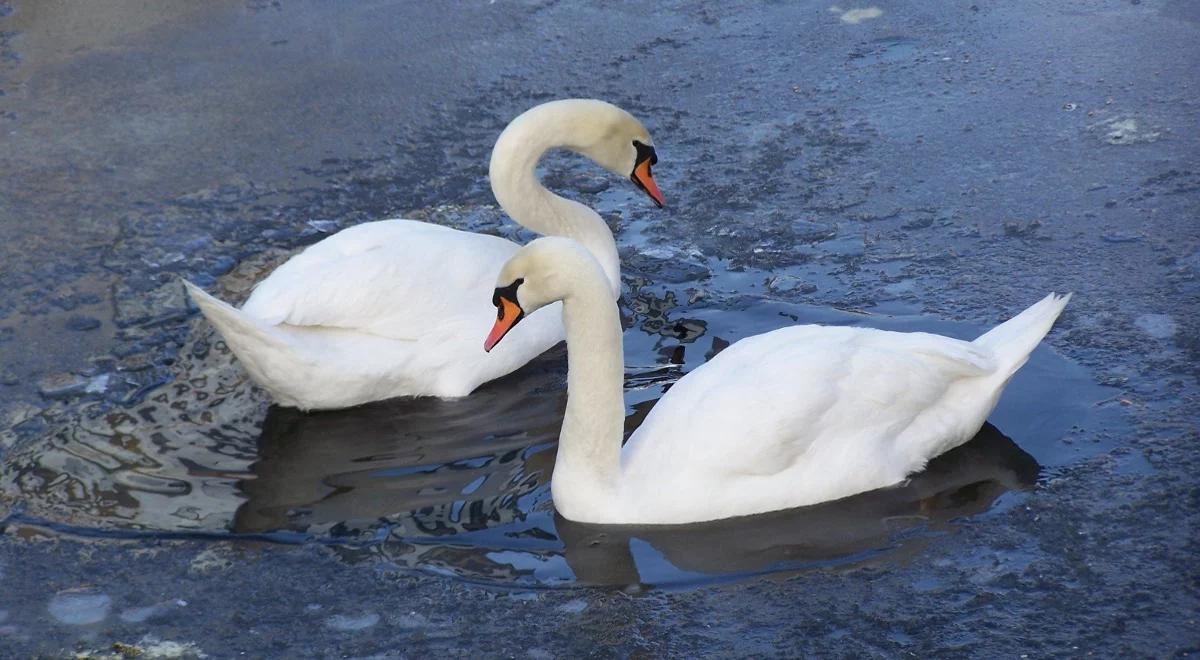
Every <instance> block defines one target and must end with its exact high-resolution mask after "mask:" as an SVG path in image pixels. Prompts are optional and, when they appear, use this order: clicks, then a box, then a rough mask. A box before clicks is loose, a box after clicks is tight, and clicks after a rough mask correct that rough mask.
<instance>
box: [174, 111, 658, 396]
mask: <svg viewBox="0 0 1200 660" xmlns="http://www.w3.org/2000/svg"><path fill="white" fill-rule="evenodd" d="M557 147H562V148H566V149H570V150H572V151H575V152H578V153H580V154H582V155H584V156H587V157H588V158H590V159H591V160H593V161H595V162H596V163H597V164H599V165H601V166H602V167H604V168H605V169H608V170H609V171H612V172H614V173H617V174H620V175H622V176H629V177H630V178H631V179H632V180H633V181H634V183H636V184H637V185H638V186H639V187H640V188H642V190H644V191H645V192H646V193H647V194H648V195H650V197H651V198H653V200H654V201H655V203H656V204H658V205H659V206H662V196H661V194H660V193H659V191H658V187H657V186H656V185H655V182H654V179H653V177H652V176H651V173H650V166H651V165H653V164H654V163H655V162H657V156H656V155H655V153H654V147H653V143H652V141H651V140H650V136H649V134H648V133H647V132H646V129H645V128H644V127H643V126H642V125H641V123H640V122H638V121H637V119H635V118H634V117H633V116H632V115H630V114H629V113H627V112H625V111H624V110H621V109H620V108H617V107H616V106H613V105H611V104H608V103H604V102H602V101H594V100H584V99H569V100H563V101H552V102H550V103H545V104H543V105H540V106H537V107H535V108H532V109H531V110H529V111H527V112H525V113H524V114H522V115H521V116H519V117H517V118H516V119H514V120H513V121H512V122H511V123H510V124H509V125H508V127H507V128H505V129H504V132H503V133H501V135H500V137H499V139H498V140H497V141H496V146H495V148H494V150H493V151H492V159H491V165H490V170H489V177H490V179H491V183H492V191H493V192H494V193H495V195H496V199H497V201H498V202H499V203H500V206H501V207H502V208H503V209H504V210H505V211H506V212H507V213H508V214H509V216H511V217H512V218H513V219H514V220H516V221H517V222H518V223H520V224H522V225H524V226H525V227H528V228H529V229H532V230H534V231H536V232H539V233H542V234H550V235H556V236H568V237H571V238H573V239H575V240H577V241H579V242H580V243H581V244H583V245H584V246H586V248H587V249H588V250H590V252H591V254H592V255H593V256H594V257H595V259H596V260H598V261H599V263H600V264H601V267H602V269H603V271H604V276H605V280H606V282H607V286H608V289H609V297H610V298H615V297H616V296H617V295H619V292H620V264H619V261H618V257H617V247H616V243H615V241H614V240H613V236H612V232H611V231H610V230H609V229H608V226H607V225H606V224H605V222H604V220H603V219H601V218H600V216H599V215H598V214H597V213H596V212H595V211H593V210H591V209H589V208H587V207H586V206H584V205H583V204H580V203H578V202H574V201H571V200H568V199H565V198H562V197H559V196H557V195H555V194H553V193H551V192H550V191H549V190H547V189H546V188H544V187H543V186H542V185H541V183H540V182H539V181H538V179H537V176H536V174H535V171H534V170H535V168H536V166H537V163H538V160H539V159H540V158H541V156H542V154H543V153H545V152H546V151H548V150H550V149H553V148H557ZM519 247H520V246H519V245H517V244H516V243H513V242H511V241H507V240H504V239H501V238H497V237H495V236H488V235H483V234H473V233H470V232H464V231H458V230H455V229H449V228H447V227H442V226H438V225H433V224H428V223H423V222H415V221H411V220H383V221H379V222H370V223H365V224H361V225H357V226H355V227H351V228H349V229H346V230H344V231H341V232H338V233H337V234H335V235H333V236H331V237H329V238H327V239H325V240H323V241H321V242H319V243H317V244H315V245H312V246H310V247H309V248H307V249H306V250H304V251H303V252H302V253H300V254H298V255H296V256H295V257H293V258H291V259H290V260H288V261H287V262H286V263H284V264H283V265H282V266H280V267H279V268H277V269H276V270H275V271H274V272H273V273H271V275H270V276H268V277H267V278H266V279H264V280H263V281H261V282H259V283H258V284H257V285H256V287H255V289H254V292H253V293H252V294H251V296H250V298H249V299H248V300H247V301H246V303H245V305H243V306H242V308H241V309H240V310H239V309H237V308H234V307H232V306H231V305H228V304H226V303H224V302H222V301H220V300H217V299H216V298H214V297H212V296H210V295H208V294H207V293H205V292H204V291H202V290H201V289H199V288H198V287H196V286H194V285H192V284H191V283H187V282H185V285H186V287H187V290H188V292H189V293H190V294H191V296H192V298H193V299H194V300H195V301H196V304H197V305H198V306H199V307H200V311H201V312H203V313H204V315H205V316H206V317H207V318H208V320H209V321H210V322H211V323H212V324H213V325H214V326H215V327H216V328H217V330H218V331H219V332H220V333H221V335H222V336H223V337H224V339H225V342H226V343H227V344H228V345H229V347H230V349H231V350H232V351H233V352H234V354H236V355H237V357H238V358H239V360H240V361H241V363H242V365H243V366H244V367H245V368H246V370H247V371H248V372H249V373H250V375H251V377H253V378H254V380H255V381H256V382H257V383H258V384H259V385H261V386H262V387H263V388H265V389H266V390H267V391H268V392H270V393H271V395H272V396H273V397H274V398H275V400H276V401H277V402H278V403H280V404H282V405H285V406H294V407H297V408H301V409H327V408H343V407H347V406H353V405H357V404H361V403H366V402H368V401H375V400H380V399H388V398H392V397H397V396H423V395H431V396H439V397H458V396H465V395H467V394H470V393H471V391H473V390H474V389H475V388H477V387H479V386H480V385H481V384H483V383H485V382H487V381H489V380H493V379H495V378H499V377H501V376H503V375H505V374H507V373H510V372H512V371H513V370H515V369H517V368H519V367H521V366H522V365H524V364H525V363H526V362H528V361H529V360H531V359H533V358H534V357H536V356H537V355H539V354H540V353H542V352H544V351H545V350H547V349H548V348H550V347H551V346H553V345H554V344H556V343H558V342H559V341H562V339H563V336H564V332H563V326H562V320H561V318H560V315H559V314H557V313H556V312H555V311H554V310H547V311H546V312H543V313H541V314H537V315H535V316H532V317H531V318H530V319H529V321H528V323H529V325H530V328H529V332H528V333H527V334H526V335H525V336H523V337H521V338H520V339H517V340H516V341H514V342H512V345H511V346H506V347H505V348H504V349H501V350H498V351H495V352H493V353H491V354H485V353H484V352H482V351H480V350H479V344H478V341H477V340H476V337H477V336H478V335H479V334H481V333H483V332H485V331H486V330H487V328H488V327H489V326H490V325H491V314H489V313H488V312H487V309H486V306H485V307H482V308H481V307H480V301H482V300H487V297H488V295H489V294H490V292H491V289H492V282H493V280H494V277H495V273H496V272H497V271H498V270H499V269H500V268H501V267H502V266H503V265H504V263H505V261H507V260H508V259H509V258H510V257H512V256H513V254H515V253H516V251H517V249H518V248H519Z"/></svg>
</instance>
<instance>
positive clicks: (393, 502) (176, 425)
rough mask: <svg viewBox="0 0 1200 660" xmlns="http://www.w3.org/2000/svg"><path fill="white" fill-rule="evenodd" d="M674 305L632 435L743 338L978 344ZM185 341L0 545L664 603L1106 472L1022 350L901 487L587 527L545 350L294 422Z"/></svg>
mask: <svg viewBox="0 0 1200 660" xmlns="http://www.w3.org/2000/svg"><path fill="white" fill-rule="evenodd" d="M666 277H667V279H670V273H667V274H666ZM763 281H764V280H763V273H762V272H754V271H743V272H740V273H738V272H726V273H724V274H723V275H721V276H719V277H717V278H716V279H715V280H709V282H710V284H712V285H713V286H714V287H717V286H718V285H719V286H720V287H727V288H729V289H732V290H738V289H751V290H753V289H755V288H757V287H758V284H757V283H761V282H763ZM689 295H694V291H693V292H692V294H689V292H688V290H687V289H683V288H680V286H677V285H672V284H664V285H650V284H648V283H646V282H645V281H642V280H639V279H637V278H636V277H635V278H634V285H633V286H631V287H630V290H629V291H628V292H627V295H626V302H627V306H626V308H625V309H624V312H625V314H626V321H627V323H628V324H629V325H630V326H631V327H630V328H629V330H627V332H626V334H625V345H626V365H627V377H626V401H627V404H628V418H627V424H626V426H627V430H628V431H632V430H633V429H634V428H636V426H637V425H638V424H639V423H640V421H641V419H643V418H644V416H645V414H646V413H647V412H648V411H649V409H650V408H651V407H652V406H653V404H654V402H655V401H656V400H657V399H658V398H659V397H660V396H661V395H662V394H663V392H665V390H666V389H667V388H668V387H669V386H670V384H671V383H672V382H674V381H675V380H677V379H678V378H679V377H680V376H681V375H682V374H684V373H686V372H687V371H688V370H690V369H692V368H694V367H696V366H698V365H699V364H702V363H703V362H704V361H705V360H707V359H709V358H711V357H712V356H713V355H714V354H716V352H718V351H720V350H721V349H722V348H724V347H725V346H727V345H728V344H729V343H730V342H733V341H736V340H737V339H739V338H741V337H745V336H748V335H751V334H755V333H758V332H763V331H766V330H770V329H773V328H777V327H781V326H783V325H787V324H791V323H797V322H799V323H825V324H852V325H863V326H871V327H879V328H885V329H893V330H904V331H917V330H920V331H927V332H938V333H942V334H947V335H951V336H957V337H964V338H970V337H974V336H976V335H978V334H979V333H981V332H982V331H983V330H984V328H981V327H973V326H969V325H966V324H960V323H953V322H947V321H942V320H937V319H932V318H928V317H924V316H919V315H911V314H905V313H902V312H904V309H903V308H902V307H901V306H899V305H898V304H897V305H894V306H893V308H892V309H891V310H887V311H891V312H892V313H888V314H884V313H880V310H879V309H877V310H874V313H870V314H868V313H865V312H861V311H842V310H834V309H828V308H821V307H811V306H804V305H797V304H790V303H784V302H781V301H779V300H772V299H769V298H764V297H762V296H758V295H737V296H734V297H732V298H723V297H720V296H710V297H708V298H704V299H702V300H699V301H697V302H696V303H695V304H692V305H689V304H688V303H687V300H688V296H689ZM1031 302H1032V301H1031ZM1012 311H1013V312H1015V311H1019V310H1012ZM200 328H201V330H200V331H198V332H197V333H196V338H195V339H194V341H193V343H192V344H191V345H190V346H189V347H187V348H185V351H184V353H185V354H187V355H190V356H192V358H193V359H192V360H191V361H190V362H189V361H185V362H184V363H182V365H181V371H182V374H181V376H180V377H179V378H177V379H176V381H175V382H174V383H172V384H170V385H167V386H165V387H164V388H162V389H161V390H160V391H158V392H157V393H156V394H153V395H151V396H149V397H148V398H147V400H146V402H145V403H144V404H141V405H139V406H136V407H133V408H130V409H128V410H122V411H117V412H113V411H108V412H106V413H104V414H101V415H98V416H96V417H95V418H91V419H89V418H88V415H87V410H86V408H85V409H84V410H83V411H81V413H82V415H81V419H78V420H70V421H68V422H67V423H65V424H63V425H62V426H61V427H60V428H59V429H58V430H57V431H54V432H51V433H48V434H47V438H46V440H45V441H44V442H38V443H32V445H31V446H30V447H28V448H27V449H26V450H25V451H22V452H18V453H16V454H14V455H12V456H9V457H8V458H7V460H6V462H7V469H6V470H5V476H4V479H3V482H2V485H3V491H0V492H3V495H4V499H5V500H6V501H7V503H8V505H9V506H10V507H11V509H12V511H11V513H10V514H9V516H8V518H7V521H6V524H7V525H9V526H22V525H23V526H29V527H31V528H41V529H43V530H47V529H48V530H50V531H52V532H55V533H62V534H67V535H73V536H85V537H99V538H111V537H128V536H135V537H150V538H155V537H161V538H178V537H206V538H230V537H245V538H256V539H266V540H270V541H275V542H280V543H320V544H325V545H328V546H330V547H332V548H333V549H334V551H335V552H336V553H337V554H338V555H339V556H341V557H342V558H343V559H344V560H345V561H348V562H353V563H372V564H375V565H377V566H378V567H380V568H381V569H415V570H422V571H428V572H434V573H439V574H445V575H450V576H454V577H457V578H460V579H464V580H468V581H476V582H487V583H494V584H508V585H523V586H560V585H570V584H574V583H583V584H598V585H615V586H621V587H640V586H666V587H677V588H679V587H687V586H690V585H696V584H703V583H707V582H712V581H720V580H729V579H738V578H743V577H746V576H751V575H758V574H763V573H787V572H794V571H797V570H806V569H811V568H819V567H825V566H829V565H840V564H847V563H858V562H875V561H894V560H895V559H897V558H899V557H903V556H905V555H907V554H909V553H912V552H918V551H919V550H920V549H921V548H922V547H924V546H925V545H926V544H928V543H936V542H937V539H938V537H939V536H940V535H942V534H944V533H948V532H951V531H953V529H954V521H955V520H956V519H960V518H962V517H965V516H973V515H978V514H983V513H985V512H987V511H989V510H991V509H993V508H994V507H997V506H1001V505H1004V504H1005V503H1011V502H1014V501H1017V500H1015V499H1014V497H1018V496H1017V495H1014V494H1013V493H1015V492H1018V491H1022V490H1026V489H1029V488H1031V487H1034V486H1035V484H1036V482H1037V479H1038V475H1039V472H1040V471H1042V470H1054V469H1055V468H1056V467H1058V466H1063V465H1067V464H1070V463H1074V462H1076V461H1078V460H1079V459H1080V458H1081V457H1084V456H1088V455H1091V454H1094V453H1096V452H1098V451H1099V450H1101V449H1102V448H1103V447H1101V446H1100V444H1098V443H1097V442H1095V441H1094V439H1095V438H1096V437H1102V435H1103V434H1097V433H1092V434H1090V435H1089V436H1088V437H1089V438H1091V440H1089V441H1088V442H1087V443H1086V444H1085V443H1077V442H1075V441H1074V439H1073V438H1074V437H1075V436H1076V435H1079V434H1080V433H1081V432H1082V430H1083V429H1084V428H1085V427H1090V428H1092V429H1093V430H1095V429H1097V428H1098V427H1102V426H1104V425H1106V424H1109V423H1110V422H1111V420H1110V419H1109V417H1112V416H1111V415H1107V413H1106V410H1107V408H1106V407H1105V406H1104V405H1101V404H1103V402H1104V401H1105V400H1107V399H1111V396H1112V395H1111V393H1110V392H1109V391H1108V390H1106V389H1105V388H1102V387H1099V386H1097V385H1095V384H1094V381H1093V379H1092V378H1091V377H1090V375H1089V374H1088V373H1087V372H1086V371H1084V370H1083V369H1082V368H1080V367H1078V366H1076V365H1073V364H1072V363H1070V362H1068V361H1066V360H1064V359H1063V358H1061V357H1059V356H1058V355H1056V354H1055V353H1053V352H1051V351H1049V350H1048V349H1045V348H1039V349H1038V350H1037V351H1035V352H1034V354H1033V357H1032V359H1031V360H1030V361H1029V363H1028V364H1027V365H1026V366H1025V367H1024V368H1023V369H1022V370H1021V372H1020V373H1019V374H1018V375H1017V376H1016V377H1015V378H1014V379H1013V381H1012V383H1011V384H1010V386H1009V387H1008V389H1007V391H1006V393H1005V395H1004V397H1003V398H1002V399H1001V402H1000V405H999V407H998V408H997V410H996V411H995V413H994V414H993V415H992V416H991V424H988V425H987V426H985V427H984V428H983V430H981V431H980V433H979V435H978V436H977V437H976V438H974V439H973V440H972V441H971V442H969V443H967V444H966V445H964V446H962V447H960V448H958V449H956V450H954V451H952V452H949V453H947V454H946V455H944V456H942V457H939V458H938V459H936V460H935V461H933V462H931V464H930V465H929V467H928V469H927V470H926V471H925V472H923V473H921V474H920V475H915V476H914V477H913V478H912V479H911V480H909V481H908V482H907V483H906V484H903V485H901V486H898V487H894V488H888V489H883V490H879V491H875V492H871V493H866V494H863V495H860V496H856V497H851V498H847V499H845V500H841V501H837V502H832V503H827V504H823V505H819V506H813V507H805V508H801V509H795V510H791V511H785V512H776V513H771V514H765V515H760V516H751V517H746V518H740V519H735V520H728V521H721V522H716V523H708V524H702V525H689V526H679V527H654V528H640V529H639V528H623V527H597V526H588V525H580V524H576V523H571V522H569V521H566V520H564V519H562V518H560V517H557V516H556V515H555V513H554V509H553V503H552V501H551V497H550V492H549V482H550V477H551V474H552V472H553V467H554V456H555V443H556V440H557V434H558V429H559V425H560V423H561V419H562V412H563V408H564V406H565V402H566V399H565V375H566V374H565V359H564V356H565V349H564V348H563V347H562V346H560V347H558V348H556V349H554V350H552V351H550V352H549V353H548V354H546V355H544V356H542V357H540V358H539V359H537V360H535V361H534V362H533V363H531V364H530V365H528V366H527V367H526V368H525V369H522V370H520V371H519V372H518V373H516V374H513V375H511V376H509V377H507V378H505V379H502V380H500V381H497V382H494V383H490V384H488V385H486V386H484V387H483V388H481V389H480V390H479V391H478V392H476V393H475V394H474V395H472V396H471V397H468V398H465V399H460V400H454V401H441V400H436V399H399V400H394V401H388V402H380V403H376V404H372V405H368V406H363V407H359V408H355V409H351V410H345V411H334V412H320V413H312V414H303V413H300V412H298V411H295V410H292V409H284V408H278V407H273V406H272V407H269V408H267V407H266V405H265V402H264V401H263V400H262V399H261V395H260V394H259V393H258V392H257V391H256V390H254V389H253V388H251V387H249V386H248V383H247V382H246V381H245V377H244V376H243V375H242V374H241V372H240V370H239V369H238V368H237V367H236V366H234V365H232V364H230V358H229V356H228V354H227V353H226V352H225V350H224V346H223V344H222V343H221V342H220V341H219V339H218V338H216V337H214V336H212V335H211V334H210V333H209V332H208V331H207V330H206V329H203V326H200ZM264 409H265V417H264V416H263V411H264ZM993 424H994V426H993ZM258 429H261V433H259V432H258Z"/></svg>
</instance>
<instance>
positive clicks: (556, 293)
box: [484, 238, 1070, 524]
mask: <svg viewBox="0 0 1200 660" xmlns="http://www.w3.org/2000/svg"><path fill="white" fill-rule="evenodd" d="M496 287H497V288H496V290H495V293H494V294H493V303H494V304H495V305H496V308H497V311H496V321H495V323H494V325H493V327H492V330H491V332H490V333H489V334H488V335H487V339H486V340H485V341H484V348H485V350H495V349H497V348H498V347H499V346H502V345H503V344H502V342H501V340H504V339H505V337H507V336H511V337H512V338H517V337H519V336H520V334H521V331H520V330H517V331H515V332H512V330H513V328H514V327H515V326H517V324H518V323H521V324H523V323H524V322H525V319H527V318H532V315H533V314H536V313H538V310H540V309H541V308H543V307H545V306H547V305H551V304H554V303H556V302H558V301H561V302H562V312H561V313H562V317H563V322H564V324H565V326H566V333H567V366H568V373H567V410H566V416H565V418H564V420H563V426H562V431H561V433H560V435H559V443H558V456H557V459H556V461H555V465H554V475H553V478H552V480H551V493H552V495H553V498H554V505H555V508H556V509H557V510H558V512H559V513H561V514H562V515H563V516H564V517H566V518H568V519H570V520H575V521H579V522H587V523H603V524H680V523H691V522H701V521H706V520H716V519H721V518H730V517H735V516H743V515H750V514H755V513H764V512H767V511H775V510H780V509H789V508H793V507H798V506H804V505H808V504H816V503H818V502H823V501H827V500H834V499H839V498H842V497H847V496H850V495H854V494H857V493H861V492H865V491H868V490H874V489H876V488H882V487H885V486H890V485H893V484H897V483H899V482H901V481H903V480H904V479H905V477H907V476H908V475H909V474H912V473H914V472H917V471H920V470H921V469H922V468H924V466H925V463H926V462H927V461H928V460H929V459H931V458H933V457H935V456H937V455H939V454H941V453H943V452H945V451H948V450H950V449H952V448H954V447H957V446H958V445H960V444H962V443H964V442H966V441H967V440H969V439H970V438H971V437H972V436H974V435H975V433H976V432H977V431H978V430H979V429H980V427H982V425H983V423H984V422H985V421H986V419H987V416H988V414H989V413H990V412H991V411H992V409H993V408H994V407H995V405H996V402H997V401H998V400H999V397H1000V393H1001V392H1002V391H1003V389H1004V386H1005V385H1006V384H1007V383H1008V380H1009V379H1010V378H1011V377H1012V375H1013V373H1015V372H1016V370H1017V369H1019V368H1020V367H1021V365H1023V364H1024V363H1025V361H1026V360H1027V359H1028V357H1029V353H1030V352H1031V351H1032V350H1033V349H1034V348H1035V347H1036V346H1037V345H1038V343H1039V342H1040V341H1041V339H1042V337H1043V336H1045V334H1046V333H1047V332H1049V330H1050V327H1051V326H1052V325H1053V324H1054V321H1055V319H1056V318H1058V315H1059V314H1060V313H1061V312H1062V310H1063V308H1064V307H1065V306H1066V304H1067V301H1068V300H1069V299H1070V296H1069V295H1067V296H1056V295H1055V294H1050V295H1049V296H1047V297H1046V298H1044V299H1042V300H1041V301H1040V302H1038V303H1036V304H1034V305H1033V306H1031V307H1030V308H1028V309H1026V310H1025V311H1024V312H1022V313H1021V314H1018V315H1017V316H1015V317H1013V318H1012V319H1010V320H1009V321H1007V322H1005V323H1003V324H1001V325H999V326H997V327H996V328H993V329H992V330H991V331H989V332H987V333H985V334H984V335H982V336H981V337H979V338H978V339H976V340H975V341H971V342H968V341H961V340H958V339H951V338H949V337H942V336H940V335H932V334H927V333H920V332H916V333H900V332H887V331H882V330H874V329H870V328H854V327H827V326H816V325H800V326H791V327H786V328H781V329H779V330H774V331H772V332H768V333H764V334H761V335H755V336H753V337H748V338H746V339H742V340H741V341H738V342H736V343H734V344H732V345H731V346H729V347H728V348H726V349H725V350H724V351H722V352H721V353H719V354H718V355H717V356H716V357H714V358H713V359H712V360H710V361H709V362H707V363H705V364H704V365H702V366H700V367H698V368H697V369H695V370H693V371H692V372H691V373H689V374H688V375H687V376H685V377H684V378H682V379H681V380H679V381H678V382H677V383H675V384H674V385H673V386H672V387H671V389H670V390H669V391H668V392H667V394H666V395H664V396H663V397H662V399H660V400H659V401H658V402H657V403H656V404H655V406H654V408H653V409H651V411H650V413H649V415H647V416H646V419H645V421H644V422H643V423H642V425H641V427H639V428H638V430H637V431H636V432H635V433H634V434H633V436H632V437H630V439H629V441H628V442H627V443H626V444H625V446H624V447H622V446H621V439H622V434H623V426H624V412H625V404H624V399H623V392H622V383H623V376H624V368H623V362H624V360H623V351H622V346H621V336H622V328H621V322H620V317H619V315H618V311H617V306H616V304H615V303H614V301H613V298H612V296H611V295H609V291H608V287H607V283H606V278H605V275H604V271H603V268H602V267H601V266H600V264H599V263H597V261H596V260H595V259H594V258H593V257H592V255H591V254H590V253H589V252H588V251H587V250H586V249H585V248H583V247H582V246H581V245H580V244H579V243H577V242H575V241H572V240H570V239H566V238H540V239H538V240H535V241H533V242H531V243H530V244H529V245H527V246H526V247H524V248H522V249H521V250H520V251H518V252H517V253H516V254H515V255H514V256H513V258H512V259H510V260H509V261H508V263H506V264H505V265H504V267H503V268H502V269H501V271H500V275H499V277H498V278H497V280H496ZM510 332H511V335H510ZM505 341H507V340H505Z"/></svg>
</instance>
